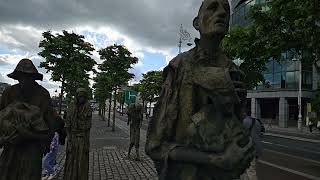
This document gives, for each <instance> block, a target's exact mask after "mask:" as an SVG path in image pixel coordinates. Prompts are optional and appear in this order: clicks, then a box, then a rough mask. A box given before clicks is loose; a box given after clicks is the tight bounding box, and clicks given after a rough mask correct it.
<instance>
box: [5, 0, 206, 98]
mask: <svg viewBox="0 0 320 180" xmlns="http://www.w3.org/2000/svg"><path fill="white" fill-rule="evenodd" d="M201 2H202V1H201V0H174V1H172V0H90V1H88V0H28V1H21V0H0V82H7V83H10V84H14V83H15V81H13V80H11V79H9V78H7V74H8V73H10V72H12V71H13V69H14V67H15V65H16V64H17V62H19V60H20V59H22V58H25V57H26V58H30V59H32V60H33V62H34V64H35V65H36V66H38V65H39V64H40V62H41V61H43V59H42V58H41V57H39V56H38V55H37V53H38V52H39V51H40V49H39V48H38V45H39V42H40V40H41V39H42V36H41V33H42V32H43V31H47V30H51V31H52V32H57V33H61V30H68V31H73V32H76V33H79V34H82V35H84V36H85V38H86V41H89V42H91V43H92V44H93V45H94V47H95V49H97V50H98V49H100V48H103V47H106V46H108V45H111V44H114V43H118V44H124V45H125V46H126V47H127V48H128V49H129V50H130V51H131V52H133V55H134V56H136V57H138V58H139V63H138V64H136V65H135V67H134V69H132V70H131V71H132V72H133V73H135V75H136V78H135V79H134V80H133V81H138V80H140V78H141V73H145V72H147V71H149V70H159V69H162V68H163V67H164V66H166V65H167V63H168V61H169V60H170V59H172V58H173V57H175V56H176V55H177V54H178V39H179V35H178V32H179V27H180V24H183V26H184V28H185V29H186V30H188V31H189V32H190V33H191V36H192V38H194V37H196V36H198V33H197V32H196V31H195V30H194V29H193V27H192V20H193V17H194V16H195V15H196V14H197V10H198V8H199V7H200V5H201ZM183 47H184V48H183V50H188V49H189V48H190V47H187V46H186V42H185V43H184V44H183ZM94 58H95V59H96V60H98V59H99V56H98V53H97V52H95V53H94ZM39 71H40V72H41V73H44V75H45V76H44V77H45V79H44V81H42V82H40V84H42V85H43V86H44V87H46V88H47V89H48V90H49V91H50V93H51V95H54V91H55V90H56V89H58V88H59V83H56V82H52V81H50V74H47V73H46V71H45V69H39Z"/></svg>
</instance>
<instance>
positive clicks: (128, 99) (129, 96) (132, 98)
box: [124, 90, 138, 105]
mask: <svg viewBox="0 0 320 180" xmlns="http://www.w3.org/2000/svg"><path fill="white" fill-rule="evenodd" d="M124 93H125V99H124V102H125V103H126V104H128V105H130V104H132V103H135V102H136V98H137V94H138V93H137V92H135V91H132V90H125V91H124Z"/></svg>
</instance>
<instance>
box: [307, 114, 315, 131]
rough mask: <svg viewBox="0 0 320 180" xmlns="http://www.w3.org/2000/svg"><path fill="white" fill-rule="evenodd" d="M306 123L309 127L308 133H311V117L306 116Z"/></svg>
mask: <svg viewBox="0 0 320 180" xmlns="http://www.w3.org/2000/svg"><path fill="white" fill-rule="evenodd" d="M306 125H307V126H308V127H309V131H310V133H312V128H313V126H314V123H313V119H310V118H309V117H306Z"/></svg>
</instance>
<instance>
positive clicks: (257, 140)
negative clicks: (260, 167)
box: [240, 108, 264, 180]
mask: <svg viewBox="0 0 320 180" xmlns="http://www.w3.org/2000/svg"><path fill="white" fill-rule="evenodd" d="M241 115H242V117H243V125H244V127H245V128H246V129H247V130H248V132H249V135H250V136H251V139H252V142H253V145H254V147H255V158H254V159H253V160H252V161H251V163H250V166H249V168H248V169H246V171H245V172H244V173H243V174H242V175H241V177H240V179H241V180H258V176H257V162H258V159H259V158H260V157H261V156H262V150H263V147H262V133H263V132H264V127H263V124H262V122H261V121H260V120H258V119H255V118H252V117H251V116H250V115H251V113H250V112H249V111H247V110H246V109H245V108H243V109H242V114H241Z"/></svg>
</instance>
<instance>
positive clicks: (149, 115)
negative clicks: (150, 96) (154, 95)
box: [148, 101, 151, 117]
mask: <svg viewBox="0 0 320 180" xmlns="http://www.w3.org/2000/svg"><path fill="white" fill-rule="evenodd" d="M149 104H150V106H149V113H148V114H149V115H148V117H150V115H151V101H150V103H149Z"/></svg>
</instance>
